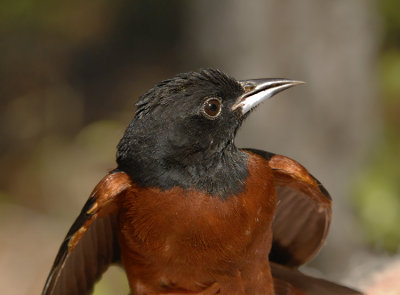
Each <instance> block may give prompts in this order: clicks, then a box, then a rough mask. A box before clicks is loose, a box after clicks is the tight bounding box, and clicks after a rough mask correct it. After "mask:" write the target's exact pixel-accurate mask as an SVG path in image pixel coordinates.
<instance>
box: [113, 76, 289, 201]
mask: <svg viewBox="0 0 400 295" xmlns="http://www.w3.org/2000/svg"><path fill="white" fill-rule="evenodd" d="M295 82H296V81H291V80H283V79H263V80H247V81H237V80H236V79H234V78H232V77H230V76H228V75H226V74H224V73H222V72H221V71H218V70H212V69H209V70H204V71H201V72H189V73H183V74H179V75H177V76H175V77H174V78H172V79H169V80H165V81H163V82H161V83H159V84H157V85H156V86H155V87H153V88H152V89H150V90H149V91H148V92H147V93H145V94H144V95H143V96H142V97H141V98H140V99H139V101H138V103H137V110H136V114H135V117H134V118H133V120H132V122H131V123H130V124H129V126H128V128H127V129H126V131H125V134H124V136H123V138H122V139H121V141H120V143H119V145H118V152H117V162H118V167H119V169H121V170H123V171H126V172H127V173H129V174H130V176H131V177H132V179H133V180H134V181H136V182H138V183H139V184H141V185H144V186H155V187H158V188H160V189H169V188H172V187H173V186H176V185H179V186H181V187H183V188H185V189H198V190H202V191H206V192H208V193H210V194H213V195H218V196H220V197H221V196H222V197H226V196H227V195H229V194H232V193H236V192H238V191H239V190H240V189H242V183H243V181H244V179H245V178H246V177H247V156H246V154H245V153H243V152H242V151H240V150H238V149H237V148H236V147H235V145H234V142H233V140H234V137H235V134H236V131H237V130H238V128H239V127H240V125H241V123H242V121H243V119H244V118H245V116H246V115H247V114H248V111H249V110H250V109H252V108H253V107H254V106H255V105H257V104H258V103H259V102H260V101H261V100H264V99H265V98H267V97H270V96H272V95H273V94H275V93H276V92H279V91H281V90H283V89H286V88H288V87H290V86H292V85H294V84H295ZM283 87H284V88H283ZM261 93H262V95H260V94H261Z"/></svg>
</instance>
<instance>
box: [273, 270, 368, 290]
mask: <svg viewBox="0 0 400 295" xmlns="http://www.w3.org/2000/svg"><path fill="white" fill-rule="evenodd" d="M271 272H272V276H273V277H274V289H275V294H276V295H300V294H307V295H321V294H323V295H356V294H359V295H361V294H362V293H360V292H359V291H356V290H353V289H350V288H347V287H344V286H340V285H338V284H335V283H332V282H329V281H326V280H323V279H318V278H313V277H310V276H307V275H304V274H302V273H301V272H299V271H298V270H296V269H292V268H288V267H285V266H282V265H279V264H275V263H271Z"/></svg>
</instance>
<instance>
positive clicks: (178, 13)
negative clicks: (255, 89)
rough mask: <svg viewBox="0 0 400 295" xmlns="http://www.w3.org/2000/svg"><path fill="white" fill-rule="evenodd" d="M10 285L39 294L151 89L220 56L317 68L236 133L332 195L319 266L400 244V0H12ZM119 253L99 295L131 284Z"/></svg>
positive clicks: (1, 35)
mask: <svg viewBox="0 0 400 295" xmlns="http://www.w3.org/2000/svg"><path fill="white" fill-rule="evenodd" d="M0 52H1V54H0V99H1V101H0V102H1V106H0V165H1V167H2V169H0V286H1V289H2V293H4V294H10V295H12V294H38V293H40V290H41V288H42V286H43V284H44V281H45V279H46V276H47V274H48V271H49V270H50V267H51V264H52V262H53V259H54V257H55V255H56V252H57V250H58V247H59V245H60V243H61V241H62V239H63V238H64V235H65V233H66V231H67V229H68V227H69V226H70V224H71V223H72V221H73V220H74V218H75V217H76V216H77V214H78V212H79V211H80V209H81V207H82V205H83V203H84V202H85V200H86V198H87V197H88V195H89V193H90V191H91V189H92V188H93V187H94V186H95V184H96V183H97V181H98V180H100V179H101V177H102V176H103V175H104V174H105V173H106V171H108V170H109V169H112V168H114V167H115V147H116V144H117V143H118V140H119V138H120V137H121V136H122V133H123V131H124V128H125V126H127V124H128V123H129V120H130V119H131V118H132V116H133V112H134V103H135V101H136V100H137V98H138V97H139V96H140V95H141V94H142V93H144V92H145V91H146V90H147V89H149V88H150V87H152V86H153V85H154V84H155V83H156V82H158V81H160V80H162V79H166V78H169V77H171V76H172V75H174V74H176V73H178V72H182V71H188V70H197V69H199V68H207V67H214V68H219V69H221V70H224V71H226V72H228V73H229V74H231V75H233V76H235V77H236V78H238V79H245V78H257V77H287V78H294V79H299V80H304V81H306V82H307V84H306V85H305V86H302V87H299V88H297V87H296V88H295V89H293V90H290V91H288V92H287V93H285V94H283V95H280V96H279V98H278V97H277V98H276V99H274V100H271V101H270V102H268V103H265V104H263V106H262V107H260V108H259V109H258V110H257V111H256V112H254V115H252V116H251V117H250V118H249V120H248V121H247V122H245V124H244V126H243V128H242V130H241V131H240V133H239V135H238V139H237V144H238V145H239V146H250V147H256V148H262V149H265V150H269V151H272V152H275V153H281V154H284V155H287V156H290V157H293V158H295V159H296V160H298V161H299V162H300V163H302V164H304V165H305V166H306V167H307V168H308V169H309V170H310V171H311V173H313V174H314V175H315V176H317V178H319V180H320V181H321V182H322V183H324V184H325V186H326V187H327V189H328V190H329V191H330V192H331V194H332V196H333V199H334V212H333V214H334V217H333V224H332V230H331V235H330V237H329V239H328V241H327V245H326V247H325V248H324V249H323V250H322V252H321V254H320V255H319V256H318V258H317V259H315V260H314V261H313V262H312V263H311V265H310V266H309V269H311V270H309V271H311V272H314V273H315V272H316V273H317V274H319V275H321V276H324V277H326V278H329V279H333V280H337V281H345V282H346V283H348V284H350V285H354V286H359V287H363V282H358V281H356V279H354V280H351V279H349V277H350V278H351V273H352V270H353V269H354V268H357V267H358V266H359V265H360V264H361V263H365V261H368V260H371V261H372V260H375V259H379V257H388V255H389V257H392V256H393V257H394V256H395V255H396V254H397V252H398V251H399V245H400V230H399V229H398V225H399V224H400V153H399V151H400V2H399V1H397V0H381V1H378V0H375V1H372V0H371V1H364V0H355V1H347V0H337V1H327V0H326V1H321V0H306V1H295V0H288V1H279V0H270V1H261V0H255V1H251V2H246V1H240V0H231V1H228V0H224V1H218V2H217V1H211V0H207V1H183V0H180V1H179V0H173V1H161V0H157V1H155V0H154V1H144V0H140V1H128V0H114V1H111V0H99V1H64V0H60V1H48V0H42V1H32V0H18V1H11V0H5V1H3V3H2V8H1V10H0ZM121 273H122V272H121V270H119V269H118V268H116V267H113V268H112V269H111V271H110V272H108V273H107V274H106V279H105V280H104V281H102V283H100V284H99V285H98V286H97V287H96V294H110V293H113V294H127V292H128V291H127V285H126V281H125V279H124V277H123V275H121Z"/></svg>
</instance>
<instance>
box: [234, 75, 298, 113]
mask: <svg viewBox="0 0 400 295" xmlns="http://www.w3.org/2000/svg"><path fill="white" fill-rule="evenodd" d="M239 83H240V84H241V85H242V87H243V89H244V91H245V93H244V94H243V95H242V96H240V97H239V98H238V100H237V102H236V103H235V104H234V105H233V106H232V111H235V110H236V109H240V110H241V113H242V115H244V114H245V113H247V112H248V111H250V110H251V109H253V108H254V107H256V106H257V105H258V104H260V103H261V102H263V101H265V100H266V99H268V98H270V97H272V96H274V95H275V94H277V93H279V92H281V91H283V90H285V89H288V88H290V87H292V86H295V85H298V84H304V82H302V81H296V80H289V79H252V80H242V81H239Z"/></svg>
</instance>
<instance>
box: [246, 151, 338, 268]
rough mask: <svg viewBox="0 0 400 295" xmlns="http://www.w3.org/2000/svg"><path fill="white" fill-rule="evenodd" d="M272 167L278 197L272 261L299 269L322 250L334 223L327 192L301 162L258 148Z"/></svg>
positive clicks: (273, 226) (258, 152)
mask: <svg viewBox="0 0 400 295" xmlns="http://www.w3.org/2000/svg"><path fill="white" fill-rule="evenodd" d="M245 150H246V151H247V152H250V153H253V154H257V155H259V156H262V157H263V158H264V159H265V160H266V161H267V162H268V165H269V166H270V167H271V169H272V171H273V174H274V178H275V183H276V191H277V197H278V206H277V211H276V214H275V219H274V222H273V225H272V230H273V242H272V249H271V253H270V260H271V261H274V262H277V263H280V264H283V265H287V266H292V267H296V266H299V265H302V264H304V263H306V262H307V261H309V260H310V259H311V258H312V257H314V255H315V254H317V252H318V251H319V249H320V248H321V246H322V245H323V243H324V241H325V238H326V236H327V234H328V230H329V225H330V222H331V213H332V211H331V205H332V204H331V203H332V202H331V198H330V196H329V193H328V191H327V190H326V189H325V188H324V187H323V186H322V184H321V183H320V182H319V181H318V180H317V179H315V178H314V177H313V176H312V175H311V174H310V173H308V171H307V170H306V169H305V168H304V167H303V166H302V165H300V164H299V163H298V162H296V161H294V160H292V159H290V158H287V157H285V156H280V155H276V154H273V153H270V152H265V151H261V150H256V149H245Z"/></svg>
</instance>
